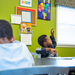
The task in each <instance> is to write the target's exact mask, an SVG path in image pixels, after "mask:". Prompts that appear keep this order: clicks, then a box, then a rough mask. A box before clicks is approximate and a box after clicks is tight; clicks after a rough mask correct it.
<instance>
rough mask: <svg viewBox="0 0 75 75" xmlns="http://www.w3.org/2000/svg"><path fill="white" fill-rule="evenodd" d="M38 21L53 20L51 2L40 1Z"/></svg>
mask: <svg viewBox="0 0 75 75" xmlns="http://www.w3.org/2000/svg"><path fill="white" fill-rule="evenodd" d="M38 19H43V20H50V19H51V0H38Z"/></svg>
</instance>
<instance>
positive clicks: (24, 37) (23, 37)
mask: <svg viewBox="0 0 75 75" xmlns="http://www.w3.org/2000/svg"><path fill="white" fill-rule="evenodd" d="M21 42H23V43H24V44H26V45H32V42H31V34H21Z"/></svg>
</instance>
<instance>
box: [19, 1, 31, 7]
mask: <svg viewBox="0 0 75 75" xmlns="http://www.w3.org/2000/svg"><path fill="white" fill-rule="evenodd" d="M20 5H21V6H26V7H32V0H20Z"/></svg>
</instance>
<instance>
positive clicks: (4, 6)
mask: <svg viewBox="0 0 75 75" xmlns="http://www.w3.org/2000/svg"><path fill="white" fill-rule="evenodd" d="M16 6H20V0H0V19H5V20H7V21H9V22H10V23H11V14H15V12H16V10H15V9H16ZM32 8H34V9H36V10H37V13H38V9H37V8H38V0H32ZM11 25H12V28H13V34H14V36H15V40H19V41H20V37H19V28H20V25H14V24H11ZM52 28H54V31H55V33H54V36H55V38H56V7H55V6H54V0H51V21H45V20H40V19H37V25H36V26H33V27H32V30H33V33H32V45H31V46H27V47H28V49H29V50H30V51H31V52H35V50H36V48H38V47H41V46H39V44H38V42H37V39H38V37H39V36H40V35H42V34H46V35H48V37H49V36H50V35H51V34H50V30H51V29H52ZM56 49H57V50H58V55H59V56H61V57H74V56H75V48H57V47H56Z"/></svg>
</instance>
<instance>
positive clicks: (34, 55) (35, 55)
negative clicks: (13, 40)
mask: <svg viewBox="0 0 75 75" xmlns="http://www.w3.org/2000/svg"><path fill="white" fill-rule="evenodd" d="M31 54H32V56H33V57H34V58H41V54H37V53H34V52H31Z"/></svg>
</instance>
